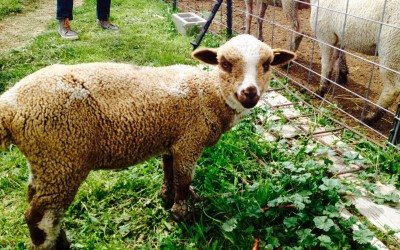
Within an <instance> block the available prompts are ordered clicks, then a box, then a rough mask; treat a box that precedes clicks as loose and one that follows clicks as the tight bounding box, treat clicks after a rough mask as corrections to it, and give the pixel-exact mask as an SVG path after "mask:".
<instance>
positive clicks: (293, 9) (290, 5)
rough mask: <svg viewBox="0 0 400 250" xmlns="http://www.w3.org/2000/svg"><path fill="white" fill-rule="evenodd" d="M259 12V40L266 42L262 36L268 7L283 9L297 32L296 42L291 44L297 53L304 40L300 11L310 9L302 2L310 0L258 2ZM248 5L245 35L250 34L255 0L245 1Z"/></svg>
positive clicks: (259, 0) (268, 0)
mask: <svg viewBox="0 0 400 250" xmlns="http://www.w3.org/2000/svg"><path fill="white" fill-rule="evenodd" d="M256 2H257V4H256V6H257V9H259V12H258V17H259V18H258V19H257V38H258V39H259V40H261V41H263V40H264V38H263V34H262V24H263V18H264V16H265V11H266V10H267V8H268V5H272V6H277V7H281V8H282V10H283V13H284V15H285V17H286V18H287V19H288V20H289V21H290V23H292V24H293V28H294V30H295V31H296V33H295V34H294V41H291V42H290V50H292V51H297V49H298V48H299V46H300V43H301V40H302V39H303V35H302V33H303V32H302V30H301V26H300V25H301V20H300V16H299V13H298V10H301V9H306V8H310V6H309V5H308V4H304V3H301V2H305V3H309V2H310V1H309V0H299V1H293V0H256ZM245 3H246V28H245V33H246V34H250V26H251V19H252V15H253V0H245Z"/></svg>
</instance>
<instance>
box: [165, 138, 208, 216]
mask: <svg viewBox="0 0 400 250" xmlns="http://www.w3.org/2000/svg"><path fill="white" fill-rule="evenodd" d="M190 149H191V150H190ZM201 152H202V149H201V150H200V149H197V148H195V147H194V146H193V145H192V146H188V145H185V146H182V147H179V149H175V150H174V152H173V175H174V190H175V197H174V205H173V206H172V209H171V212H172V215H173V216H174V219H175V220H176V221H187V222H191V221H192V220H193V219H194V218H192V213H191V211H192V209H193V208H190V205H189V195H190V190H189V188H190V184H191V182H192V180H193V175H194V170H195V166H196V162H197V160H198V158H199V157H200V155H201Z"/></svg>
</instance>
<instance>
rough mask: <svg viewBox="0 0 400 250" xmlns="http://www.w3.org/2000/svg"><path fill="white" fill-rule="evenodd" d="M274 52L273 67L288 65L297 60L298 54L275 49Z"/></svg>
mask: <svg viewBox="0 0 400 250" xmlns="http://www.w3.org/2000/svg"><path fill="white" fill-rule="evenodd" d="M272 51H273V52H274V60H273V61H272V62H271V65H282V64H287V63H288V62H290V61H292V60H294V59H295V58H296V53H294V52H291V51H288V50H283V49H273V50H272Z"/></svg>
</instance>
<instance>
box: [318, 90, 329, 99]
mask: <svg viewBox="0 0 400 250" xmlns="http://www.w3.org/2000/svg"><path fill="white" fill-rule="evenodd" d="M326 92H327V91H326V88H319V89H318V90H317V92H316V93H317V95H319V96H320V97H321V98H323V97H324V96H325V95H326Z"/></svg>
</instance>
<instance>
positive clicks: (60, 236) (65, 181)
mask: <svg viewBox="0 0 400 250" xmlns="http://www.w3.org/2000/svg"><path fill="white" fill-rule="evenodd" d="M43 169H44V168H41V169H40V168H37V167H35V166H34V165H33V166H32V174H31V178H30V183H29V185H28V200H29V202H30V204H29V208H28V210H27V211H26V212H25V219H26V222H27V224H28V227H29V232H30V237H31V248H32V249H34V250H39V249H40V250H42V249H46V250H47V249H57V250H58V249H61V250H63V249H70V244H69V242H68V240H67V238H66V235H65V232H64V230H63V229H62V228H61V220H62V217H63V213H64V212H65V211H66V210H67V208H68V206H69V205H70V203H71V202H72V200H73V199H74V196H75V194H76V192H77V190H78V188H79V185H80V184H81V182H82V181H83V180H84V179H85V178H86V176H87V174H85V173H80V175H66V174H64V173H63V172H62V171H59V175H57V176H37V175H35V174H34V173H35V172H39V171H40V172H44V171H43ZM57 169H62V167H60V168H57ZM38 170H39V171H38ZM52 173H53V174H55V173H56V172H52Z"/></svg>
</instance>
